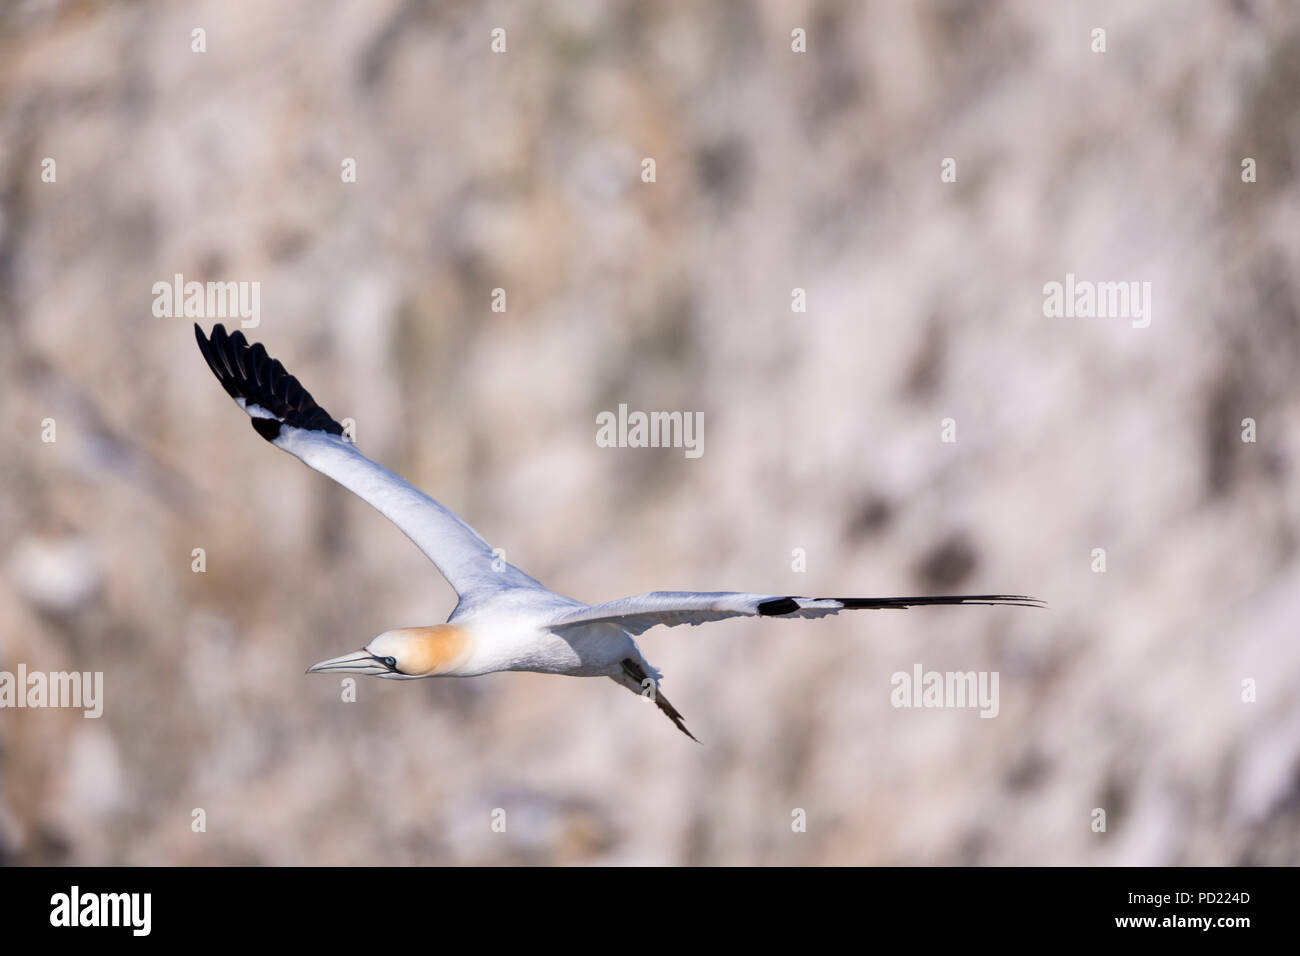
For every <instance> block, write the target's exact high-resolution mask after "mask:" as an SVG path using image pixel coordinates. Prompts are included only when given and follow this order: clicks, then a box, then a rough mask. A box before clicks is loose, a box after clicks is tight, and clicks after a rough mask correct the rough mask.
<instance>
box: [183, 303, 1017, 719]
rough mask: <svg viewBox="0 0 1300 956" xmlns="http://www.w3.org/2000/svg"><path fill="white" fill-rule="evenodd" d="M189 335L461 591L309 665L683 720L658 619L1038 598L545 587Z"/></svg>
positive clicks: (220, 331)
mask: <svg viewBox="0 0 1300 956" xmlns="http://www.w3.org/2000/svg"><path fill="white" fill-rule="evenodd" d="M194 331H195V336H196V338H197V339H198V343H199V348H200V350H201V351H202V352H203V356H204V358H205V359H206V360H207V363H208V366H209V368H211V369H212V372H213V374H214V375H216V377H217V380H218V381H219V382H221V385H222V386H223V387H224V388H225V389H226V391H227V392H228V393H229V394H230V396H231V397H232V398H233V399H234V400H235V402H236V403H237V404H238V405H239V406H240V408H242V409H243V410H244V411H245V412H247V413H248V415H249V416H250V417H251V418H252V424H253V428H254V429H255V430H256V431H257V433H258V434H259V435H261V436H262V437H263V438H265V439H266V440H267V441H269V442H271V444H273V445H275V446H276V447H278V448H281V449H283V450H284V451H287V452H289V453H290V454H291V455H294V456H295V457H297V458H299V459H301V460H302V461H303V462H304V463H306V464H307V465H309V466H311V467H312V468H314V469H315V470H317V471H319V472H321V473H322V474H325V475H327V476H329V477H330V478H333V479H334V480H335V481H337V482H338V483H339V484H341V485H343V486H344V487H346V488H347V489H349V490H350V491H352V492H353V493H354V494H356V495H357V496H358V497H360V498H362V499H364V500H365V501H367V502H369V503H370V504H371V505H372V506H374V507H375V508H377V509H378V510H379V511H380V512H382V513H383V514H384V515H385V516H386V517H387V518H388V519H389V520H391V521H392V522H393V523H394V524H396V525H397V526H398V527H399V528H400V529H401V530H402V531H403V532H405V533H406V535H407V536H408V537H410V538H411V540H412V541H414V542H415V544H416V545H417V546H418V547H419V548H420V549H421V550H422V551H423V552H424V553H425V554H426V555H427V556H428V557H429V559H430V560H431V561H432V562H433V563H434V565H435V566H436V567H437V568H438V570H439V571H440V572H441V573H442V575H443V577H445V578H446V579H447V581H448V582H449V583H450V584H451V586H452V587H453V588H454V589H455V590H456V593H457V595H458V596H459V598H460V601H459V603H458V604H457V605H456V608H455V610H454V611H453V612H452V614H451V616H450V617H449V618H448V619H447V622H446V623H445V624H439V625H432V626H428V627H403V628H396V629H393V630H390V631H385V632H384V633H383V634H380V635H379V636H377V637H376V638H374V639H373V640H372V641H370V642H369V643H368V644H367V645H366V646H365V647H364V648H362V649H361V650H360V651H357V652H355V653H352V654H345V655H343V656H341V657H335V658H331V659H330V660H326V661H321V662H320V663H319V664H315V665H313V666H312V667H311V668H310V669H309V670H310V672H316V673H321V672H324V673H331V672H335V673H337V672H341V673H354V674H370V675H372V676H376V677H385V678H389V679H398V680H403V679H408V680H409V679H416V678H423V677H475V676H478V675H481V674H490V673H494V672H497V671H535V672H538V673H543V674H562V675H568V676H574V677H608V678H610V679H612V680H613V681H615V682H616V683H618V684H620V685H622V686H624V687H626V688H628V689H629V690H632V691H634V692H636V693H640V694H643V695H644V696H646V697H649V698H650V699H652V700H653V701H654V702H655V703H656V704H657V705H658V707H659V709H660V710H662V711H663V712H664V713H665V714H666V715H667V716H668V717H669V718H670V719H671V720H672V721H673V723H674V724H676V725H677V727H678V729H680V730H681V731H682V732H683V733H685V734H687V735H688V736H691V737H692V739H694V738H693V735H691V733H690V731H688V730H687V729H686V726H685V724H684V723H683V722H682V717H681V714H679V713H678V712H677V710H676V709H675V708H674V707H673V706H672V704H670V703H669V702H668V700H667V699H666V698H665V697H664V696H663V694H662V693H660V692H659V679H660V674H659V672H658V670H656V669H655V668H654V667H652V666H651V665H650V663H649V662H648V661H647V660H646V659H645V657H644V656H643V655H642V653H641V650H640V648H639V647H638V646H637V643H636V640H635V637H636V636H637V635H639V634H641V633H642V632H644V631H646V630H648V629H649V628H651V627H654V626H656V625H660V624H662V625H666V626H669V627H673V626H676V625H678V624H702V623H706V622H708V621H715V620H722V619H725V618H730V617H746V616H757V617H812V618H817V617H823V616H825V615H828V614H835V613H837V612H839V611H842V610H855V609H863V608H906V607H913V606H918V605H959V604H960V605H965V604H1001V605H1020V606H1037V605H1039V604H1040V603H1041V602H1038V601H1037V600H1035V599H1033V598H1028V597H1024V596H1020V595H1004V594H995V595H987V594H979V595H941V596H925V597H899V598H806V597H795V596H784V595H771V594H749V593H743V592H736V591H713V592H702V591H655V592H652V593H649V594H639V595H635V596H633V597H629V598H622V599H620V600H617V601H611V602H608V603H606V604H597V605H587V604H584V603H582V602H581V601H576V600H574V599H572V598H568V597H564V596H563V595H559V594H556V593H555V592H553V591H550V590H547V589H546V588H545V587H543V586H542V585H541V584H540V583H539V582H537V581H536V580H534V579H533V578H531V577H529V576H528V575H527V574H525V573H524V572H523V571H521V570H519V569H518V568H516V567H514V566H513V565H511V564H508V563H506V562H505V560H504V559H503V558H502V557H501V556H500V553H499V552H497V551H494V550H493V549H492V548H491V547H490V546H489V545H488V543H487V542H486V541H484V540H483V538H481V537H480V536H479V535H478V533H477V532H475V531H474V529H472V528H471V527H469V525H467V524H465V523H464V522H463V521H461V520H460V518H458V517H456V515H454V514H453V513H452V512H451V511H449V510H447V509H446V508H444V507H443V506H442V505H440V504H438V503H437V502H436V501H434V500H433V499H432V498H430V497H429V496H428V495H426V494H424V493H423V492H422V491H419V490H418V489H416V488H414V487H412V486H411V485H409V484H408V483H407V482H406V481H404V480H403V479H402V478H401V477H399V476H398V475H395V474H393V473H392V472H391V471H388V470H387V469H385V468H383V467H381V466H379V465H377V464H375V463H374V462H373V461H371V460H370V459H369V458H366V457H365V456H364V455H362V454H361V453H360V452H359V451H358V450H357V449H356V446H355V445H353V444H352V443H351V442H350V441H348V440H347V438H346V437H345V435H344V430H343V427H342V426H341V425H340V424H339V423H338V422H336V421H335V420H334V419H333V418H331V417H330V415H329V414H328V413H327V412H326V411H325V410H324V409H322V408H321V407H320V406H319V405H317V404H316V403H315V401H313V399H312V397H311V395H310V394H309V393H308V392H307V391H306V390H305V389H303V388H302V386H301V385H299V383H298V380H297V379H295V378H294V377H293V376H292V375H289V374H288V373H287V372H286V371H285V370H284V367H283V366H282V365H281V364H280V363H279V362H278V361H276V360H274V359H272V358H271V357H270V356H269V355H267V354H266V349H264V348H263V347H262V346H261V344H260V343H259V344H255V345H251V346H250V345H249V344H248V342H247V341H246V340H245V339H244V336H243V334H242V333H241V332H235V333H234V334H233V335H228V334H227V333H226V330H225V329H224V328H223V327H222V326H220V325H217V326H215V327H214V328H213V330H212V337H211V339H208V338H206V337H205V336H204V335H203V332H202V330H201V329H200V328H199V327H198V326H197V325H196V326H195V327H194Z"/></svg>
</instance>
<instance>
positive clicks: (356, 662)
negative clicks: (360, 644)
mask: <svg viewBox="0 0 1300 956" xmlns="http://www.w3.org/2000/svg"><path fill="white" fill-rule="evenodd" d="M307 673H308V674H320V673H330V674H372V675H376V676H378V675H380V674H391V673H392V671H391V670H390V669H389V667H388V665H387V664H385V663H383V662H382V661H381V660H380V659H379V658H377V657H375V655H374V654H371V653H370V652H369V651H366V650H361V651H354V652H353V653H351V654H344V655H343V656H342V657H331V658H330V659H329V660H327V661H321V662H320V663H319V664H313V665H311V667H309V668H307Z"/></svg>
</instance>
